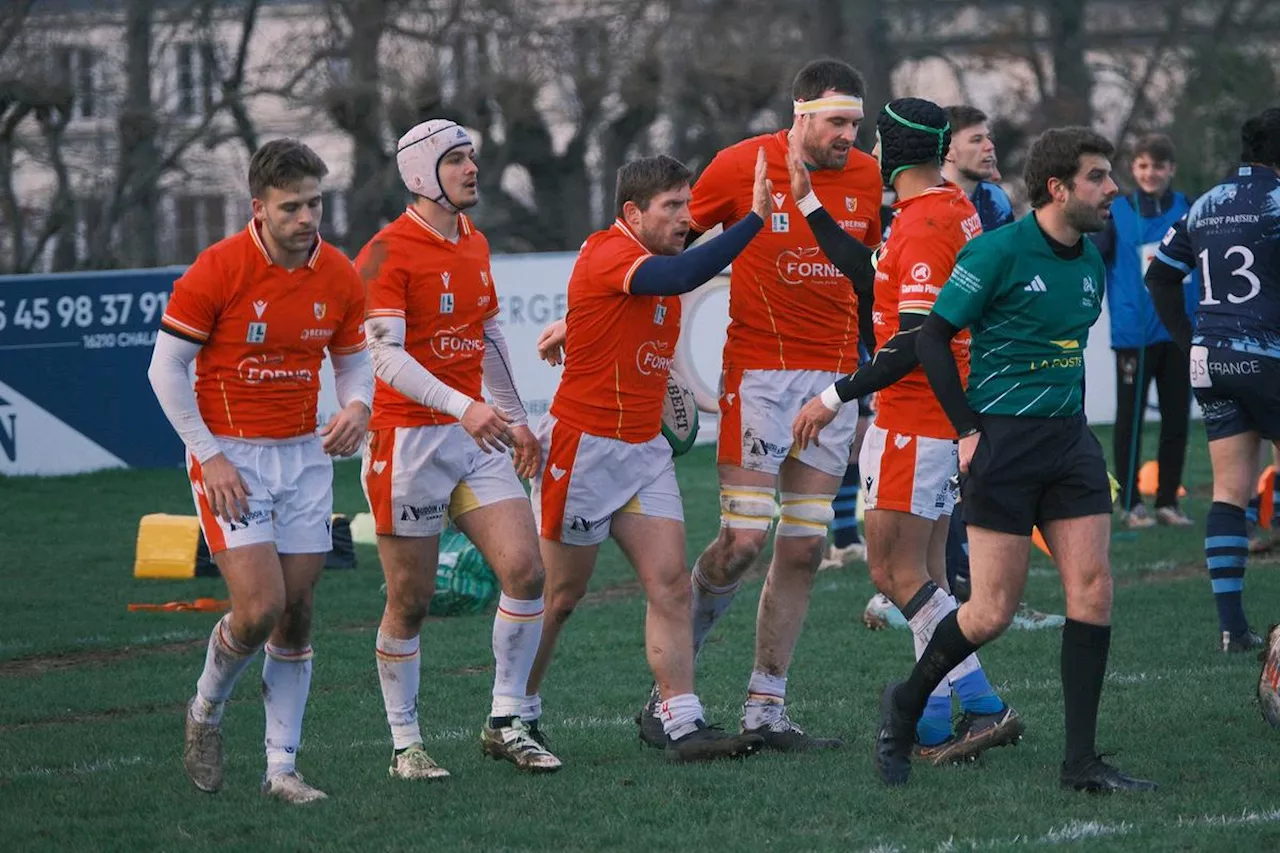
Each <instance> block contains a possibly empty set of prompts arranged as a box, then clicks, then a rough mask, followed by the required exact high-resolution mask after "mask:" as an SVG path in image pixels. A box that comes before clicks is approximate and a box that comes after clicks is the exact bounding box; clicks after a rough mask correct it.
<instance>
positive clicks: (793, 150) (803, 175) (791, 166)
mask: <svg viewBox="0 0 1280 853" xmlns="http://www.w3.org/2000/svg"><path fill="white" fill-rule="evenodd" d="M808 120H809V116H808V115H807V114H802V115H798V116H796V121H795V124H794V125H793V126H792V128H791V133H790V134H789V135H788V136H787V174H788V175H790V176H791V195H792V196H793V197H794V198H795V200H796V201H799V200H800V199H802V198H804V197H805V196H807V195H808V194H809V193H810V192H812V191H813V183H812V182H811V181H810V180H809V167H808V166H806V165H805V164H804V145H803V144H802V140H803V139H804V135H803V133H802V130H803V128H804V126H805V123H806V122H807V121H808Z"/></svg>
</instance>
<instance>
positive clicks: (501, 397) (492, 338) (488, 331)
mask: <svg viewBox="0 0 1280 853" xmlns="http://www.w3.org/2000/svg"><path fill="white" fill-rule="evenodd" d="M483 364H484V384H485V387H487V388H488V389H489V393H491V394H492V395H493V399H494V401H495V402H496V403H497V404H498V408H499V409H501V410H502V412H503V414H505V415H506V416H507V417H508V418H509V419H510V424H509V429H510V431H511V441H512V446H513V447H514V448H515V453H514V454H513V457H512V461H513V462H514V463H515V467H516V473H517V474H518V475H519V476H521V477H524V478H525V479H528V478H529V477H532V476H533V475H534V474H536V473H537V472H538V466H539V463H540V462H541V461H542V447H541V446H540V445H539V444H538V440H537V439H536V438H534V435H533V432H532V431H531V430H530V429H529V427H528V420H529V416H528V414H527V413H526V412H525V410H524V403H522V402H521V401H520V392H519V391H517V390H516V378H515V374H514V372H513V371H512V370H511V352H510V348H509V347H508V346H507V339H506V337H504V336H503V334H502V324H501V323H499V322H498V318H497V317H496V316H495V317H490V318H489V319H488V320H485V321H484V362H483Z"/></svg>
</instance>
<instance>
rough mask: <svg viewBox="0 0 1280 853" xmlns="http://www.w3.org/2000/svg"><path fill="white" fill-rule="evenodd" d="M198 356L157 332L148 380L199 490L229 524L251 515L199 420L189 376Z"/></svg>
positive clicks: (243, 490)
mask: <svg viewBox="0 0 1280 853" xmlns="http://www.w3.org/2000/svg"><path fill="white" fill-rule="evenodd" d="M199 352H200V344H198V343H195V342H194V341H188V340H186V339H184V338H179V337H178V336H176V335H172V334H170V333H169V332H167V331H165V330H164V329H161V330H160V333H159V334H158V335H156V345H155V349H154V350H153V351H152V353H151V366H150V367H149V368H148V369H147V378H148V379H149V380H150V381H151V389H152V390H153V391H154V392H155V395H156V400H157V401H158V402H159V403H160V409H161V410H162V411H163V412H164V414H165V417H166V418H168V419H169V423H171V424H173V428H174V430H175V431H176V432H177V433H178V437H179V438H181V439H182V443H183V444H185V445H186V447H187V450H188V451H190V453H191V455H192V456H193V457H195V460H196V461H197V462H199V463H200V468H201V476H202V484H203V485H202V488H203V489H204V490H205V497H206V498H207V499H208V501H209V506H210V508H211V509H212V510H213V511H214V513H216V514H217V515H219V516H221V517H222V518H223V519H224V520H226V521H232V520H234V519H237V518H240V517H241V516H243V515H245V514H247V513H248V512H249V487H248V485H246V484H245V482H244V478H243V477H241V476H240V472H239V471H237V470H236V467H235V466H234V465H232V464H231V461H230V460H228V459H227V457H226V456H225V455H224V454H223V452H222V448H221V447H220V446H219V445H218V440H217V439H216V438H214V437H213V433H212V432H210V431H209V427H208V426H207V425H206V424H205V422H204V418H202V417H200V405H199V404H198V403H197V402H196V393H195V391H194V390H193V389H192V387H191V379H190V374H189V372H188V371H189V369H190V366H191V362H193V361H195V358H196V354H197V353H199Z"/></svg>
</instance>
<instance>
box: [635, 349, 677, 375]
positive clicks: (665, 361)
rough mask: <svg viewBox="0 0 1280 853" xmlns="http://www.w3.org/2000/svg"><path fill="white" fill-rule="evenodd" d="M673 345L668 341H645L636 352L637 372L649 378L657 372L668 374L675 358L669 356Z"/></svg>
mask: <svg viewBox="0 0 1280 853" xmlns="http://www.w3.org/2000/svg"><path fill="white" fill-rule="evenodd" d="M670 349H671V344H670V343H669V342H668V341H645V342H644V343H642V344H641V345H640V348H639V349H637V350H636V370H638V371H640V374H641V375H642V376H648V375H650V374H651V373H653V372H654V371H655V370H656V371H659V372H661V373H666V372H668V371H670V370H671V364H672V362H674V361H675V358H674V357H673V356H671V355H668V351H669V350H670Z"/></svg>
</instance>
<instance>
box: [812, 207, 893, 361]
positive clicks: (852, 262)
mask: <svg viewBox="0 0 1280 853" xmlns="http://www.w3.org/2000/svg"><path fill="white" fill-rule="evenodd" d="M805 221H806V222H808V223H809V229H810V230H811V231H813V236H814V237H816V238H817V240H818V248H820V249H822V253H823V254H824V255H826V256H827V258H828V259H829V260H830V261H831V263H833V264H835V265H836V269H838V270H840V272H841V273H843V274H844V275H845V277H846V278H848V279H849V281H851V282H853V290H854V292H855V293H857V294H858V342H859V343H860V344H862V346H863V347H864V348H865V349H866V351H867V352H875V349H876V329H875V323H874V321H873V320H872V309H873V308H874V306H875V298H876V296H875V282H876V270H875V267H874V266H872V264H871V256H872V254H874V250H873V249H870V248H868V247H867V246H866V245H865V244H864V243H863V242H862V241H860V240H856V239H854V238H853V237H850V236H849V234H848V233H847V232H846V231H845V230H844V229H843V228H841V227H840V225H839V224H838V223H837V222H836V221H835V219H833V218H832V216H831V214H830V213H828V212H827V209H826V208H825V207H819V208H818V209H817V210H815V211H814V212H813V213H810V214H809V215H808V216H806V217H805Z"/></svg>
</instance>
